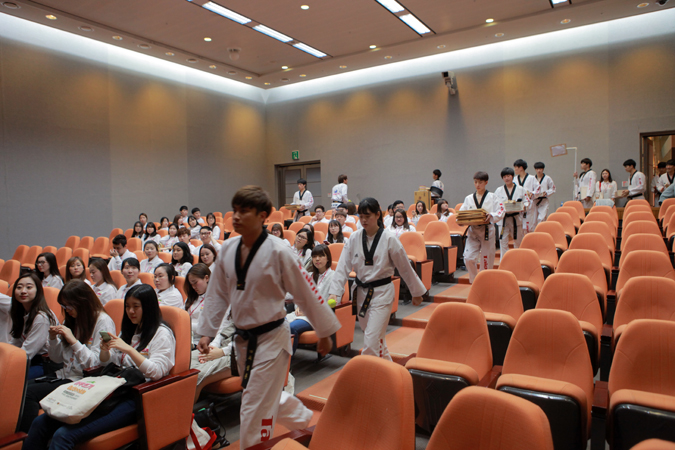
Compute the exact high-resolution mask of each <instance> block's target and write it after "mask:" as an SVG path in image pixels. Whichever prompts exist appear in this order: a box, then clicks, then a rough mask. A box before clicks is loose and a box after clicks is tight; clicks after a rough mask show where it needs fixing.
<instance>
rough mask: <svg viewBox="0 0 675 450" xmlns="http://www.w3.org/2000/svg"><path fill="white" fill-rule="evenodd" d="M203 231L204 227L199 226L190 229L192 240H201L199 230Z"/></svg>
mask: <svg viewBox="0 0 675 450" xmlns="http://www.w3.org/2000/svg"><path fill="white" fill-rule="evenodd" d="M201 229H202V227H201V226H200V225H199V224H197V225H196V226H194V227H192V228H191V229H190V239H199V230H201Z"/></svg>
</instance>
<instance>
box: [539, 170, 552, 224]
mask: <svg viewBox="0 0 675 450" xmlns="http://www.w3.org/2000/svg"><path fill="white" fill-rule="evenodd" d="M545 168H546V166H545V165H544V163H543V162H536V163H534V170H535V172H536V175H535V176H534V180H535V183H534V185H535V192H536V194H534V208H535V210H536V212H537V213H536V214H535V220H536V222H535V224H534V226H535V228H536V227H537V224H538V223H541V222H544V221H546V218H547V217H548V207H549V199H548V198H549V197H550V196H551V195H553V194H555V184H554V183H553V180H552V179H551V177H549V176H548V175H546V174H545V173H544V169H545Z"/></svg>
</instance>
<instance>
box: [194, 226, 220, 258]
mask: <svg viewBox="0 0 675 450" xmlns="http://www.w3.org/2000/svg"><path fill="white" fill-rule="evenodd" d="M199 239H201V241H202V245H200V246H199V247H195V248H193V249H190V251H191V252H192V254H193V255H195V256H199V252H200V251H201V249H202V246H203V245H204V244H210V245H212V246H213V248H215V249H216V251H218V252H219V251H220V244H219V243H218V241H217V240H216V239H215V238H214V237H213V232H212V230H211V227H210V226H208V225H204V226H203V227H202V228H201V229H200V230H199Z"/></svg>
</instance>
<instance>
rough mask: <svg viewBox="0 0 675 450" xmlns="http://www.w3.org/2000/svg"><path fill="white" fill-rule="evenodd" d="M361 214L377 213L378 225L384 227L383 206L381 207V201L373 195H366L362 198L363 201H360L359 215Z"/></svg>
mask: <svg viewBox="0 0 675 450" xmlns="http://www.w3.org/2000/svg"><path fill="white" fill-rule="evenodd" d="M361 214H377V226H379V227H380V228H383V227H384V222H382V208H380V203H379V202H378V201H377V200H375V199H374V198H373V197H366V198H364V199H363V200H361V203H359V215H361Z"/></svg>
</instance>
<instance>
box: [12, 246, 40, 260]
mask: <svg viewBox="0 0 675 450" xmlns="http://www.w3.org/2000/svg"><path fill="white" fill-rule="evenodd" d="M29 249H30V247H28V246H27V245H23V244H21V245H19V246H18V247H17V248H16V250H14V256H12V259H13V260H15V261H19V263H21V262H23V260H24V257H25V256H26V253H28V250H29ZM33 262H35V260H33Z"/></svg>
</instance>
